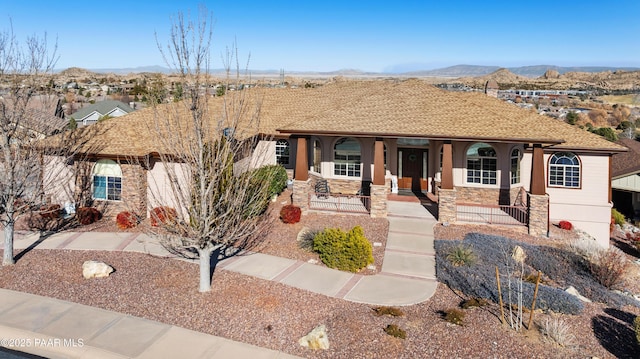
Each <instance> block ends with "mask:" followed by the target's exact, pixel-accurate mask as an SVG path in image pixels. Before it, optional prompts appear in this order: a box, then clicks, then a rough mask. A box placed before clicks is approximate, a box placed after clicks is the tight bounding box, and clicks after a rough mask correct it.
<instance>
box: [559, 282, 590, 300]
mask: <svg viewBox="0 0 640 359" xmlns="http://www.w3.org/2000/svg"><path fill="white" fill-rule="evenodd" d="M565 292H567V293H569V294H571V295H573V296H574V297H576V298H578V299H580V300H581V301H583V302H586V303H591V300H590V299H589V298H587V297H584V296H582V295H581V294H580V292H578V290H577V289H576V288H574V287H573V286H570V287H569V288H567V289H565Z"/></svg>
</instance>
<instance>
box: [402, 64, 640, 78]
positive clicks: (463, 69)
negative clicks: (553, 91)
mask: <svg viewBox="0 0 640 359" xmlns="http://www.w3.org/2000/svg"><path fill="white" fill-rule="evenodd" d="M500 69H501V67H499V66H478V65H456V66H450V67H445V68H441V69H435V70H428V71H412V72H406V73H403V74H402V75H407V76H416V77H421V76H428V77H475V76H485V75H489V74H491V73H494V72H496V71H498V70H500ZM506 69H507V70H509V71H510V72H512V73H514V74H516V75H519V76H525V77H540V76H542V75H544V73H545V72H546V71H547V70H555V71H558V73H560V74H561V75H562V74H565V73H567V72H589V73H594V72H605V71H618V70H623V71H638V70H640V68H639V67H609V66H555V65H535V66H520V67H507V68H506Z"/></svg>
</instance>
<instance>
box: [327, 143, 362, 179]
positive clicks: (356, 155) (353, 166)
mask: <svg viewBox="0 0 640 359" xmlns="http://www.w3.org/2000/svg"><path fill="white" fill-rule="evenodd" d="M347 141H354V142H355V143H356V144H357V145H358V150H357V151H356V150H344V149H340V150H339V149H337V147H338V146H339V145H341V144H342V143H345V142H347ZM361 149H362V146H361V145H360V142H358V140H356V139H355V138H352V137H342V138H340V139H338V141H336V143H335V145H334V146H333V174H334V175H335V176H343V177H356V178H360V177H361V176H362V151H361ZM338 156H340V157H341V158H340V159H338V158H337V157H338Z"/></svg>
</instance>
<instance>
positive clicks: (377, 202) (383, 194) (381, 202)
mask: <svg viewBox="0 0 640 359" xmlns="http://www.w3.org/2000/svg"><path fill="white" fill-rule="evenodd" d="M370 191H371V210H370V211H369V212H370V215H371V217H374V218H375V217H382V218H385V217H387V195H388V194H389V192H391V179H389V178H387V179H385V184H384V185H382V186H380V185H371V190H370Z"/></svg>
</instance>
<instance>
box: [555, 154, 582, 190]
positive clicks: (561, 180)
mask: <svg viewBox="0 0 640 359" xmlns="http://www.w3.org/2000/svg"><path fill="white" fill-rule="evenodd" d="M580 180H581V166H580V158H579V157H578V156H577V155H576V154H575V153H573V152H556V153H554V154H553V155H551V157H550V158H549V187H564V188H580Z"/></svg>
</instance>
